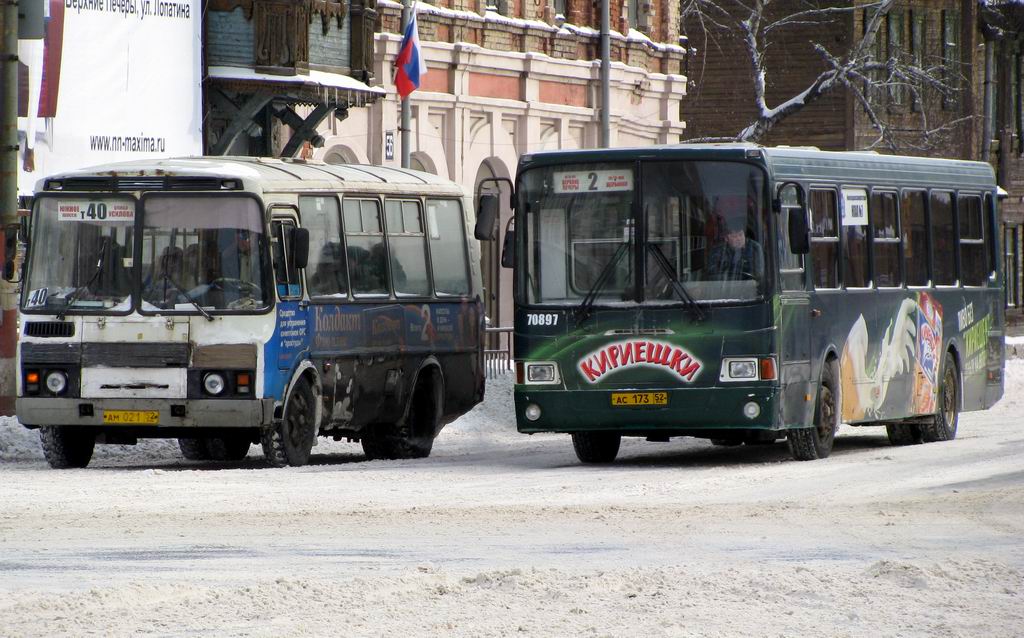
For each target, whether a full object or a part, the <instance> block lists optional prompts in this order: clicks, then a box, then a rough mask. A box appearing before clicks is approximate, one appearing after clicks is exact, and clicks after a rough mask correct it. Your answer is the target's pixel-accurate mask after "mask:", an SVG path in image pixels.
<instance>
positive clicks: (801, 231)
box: [789, 206, 811, 255]
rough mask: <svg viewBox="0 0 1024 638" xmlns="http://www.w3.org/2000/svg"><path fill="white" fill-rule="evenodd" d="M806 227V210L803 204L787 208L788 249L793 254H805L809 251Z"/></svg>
mask: <svg viewBox="0 0 1024 638" xmlns="http://www.w3.org/2000/svg"><path fill="white" fill-rule="evenodd" d="M809 230H810V229H809V228H808V227H807V211H806V210H805V209H804V207H803V206H801V207H800V208H790V209H789V250H790V251H791V252H792V253H793V254H794V255H806V254H807V253H809V252H810V251H811V240H810V237H809Z"/></svg>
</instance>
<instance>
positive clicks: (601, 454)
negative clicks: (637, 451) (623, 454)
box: [572, 432, 622, 463]
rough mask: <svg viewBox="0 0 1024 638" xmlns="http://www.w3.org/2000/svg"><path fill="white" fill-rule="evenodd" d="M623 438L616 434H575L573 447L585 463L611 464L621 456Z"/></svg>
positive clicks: (577, 455) (577, 456)
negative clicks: (620, 448)
mask: <svg viewBox="0 0 1024 638" xmlns="http://www.w3.org/2000/svg"><path fill="white" fill-rule="evenodd" d="M621 442H622V436H621V435H618V434H615V433H614V432H573V434H572V447H573V449H575V450H576V458H578V459H579V460H580V461H581V462H583V463H611V462H612V461H614V460H615V457H616V456H618V455H619V444H620V443H621Z"/></svg>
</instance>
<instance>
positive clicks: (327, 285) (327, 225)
mask: <svg viewBox="0 0 1024 638" xmlns="http://www.w3.org/2000/svg"><path fill="white" fill-rule="evenodd" d="M299 212H300V213H301V214H302V226H303V227H304V228H308V229H309V263H307V264H306V287H307V288H308V289H309V296H310V297H317V296H345V295H347V293H348V260H347V259H345V251H344V250H343V248H342V245H341V221H340V214H341V211H340V210H339V208H338V200H337V199H335V198H334V197H325V196H316V197H300V198H299Z"/></svg>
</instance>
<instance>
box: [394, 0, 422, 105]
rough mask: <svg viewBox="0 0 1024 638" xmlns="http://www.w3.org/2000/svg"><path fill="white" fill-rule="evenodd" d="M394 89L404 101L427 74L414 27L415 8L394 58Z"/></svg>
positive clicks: (418, 35)
mask: <svg viewBox="0 0 1024 638" xmlns="http://www.w3.org/2000/svg"><path fill="white" fill-rule="evenodd" d="M395 66H396V67H398V72H397V73H395V87H396V88H398V95H399V96H400V97H401V98H402V99H403V100H404V99H405V98H406V97H408V95H409V94H410V93H412V92H413V91H415V90H416V89H418V88H419V87H420V78H421V77H423V76H424V75H426V74H427V63H426V61H425V60H424V59H423V54H422V52H421V51H420V34H419V29H418V28H417V26H416V7H415V6H413V8H412V18H411V19H410V20H409V24H408V26H406V27H405V35H404V36H402V48H401V49H399V51H398V57H397V58H395Z"/></svg>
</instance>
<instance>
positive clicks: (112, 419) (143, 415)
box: [103, 410, 160, 425]
mask: <svg viewBox="0 0 1024 638" xmlns="http://www.w3.org/2000/svg"><path fill="white" fill-rule="evenodd" d="M103 422H104V423H139V424H142V425H157V424H159V423H160V413H159V412H157V411H156V410H104V411H103Z"/></svg>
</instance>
